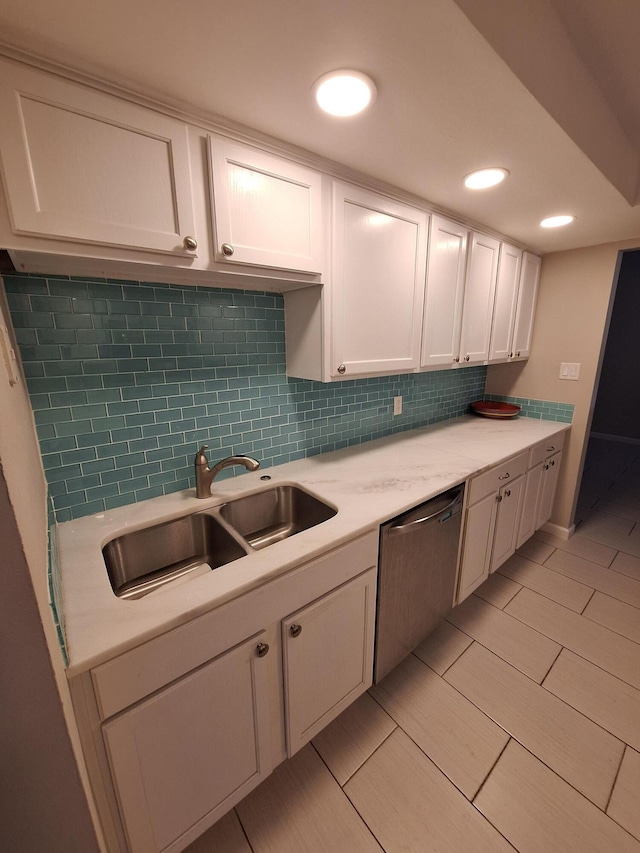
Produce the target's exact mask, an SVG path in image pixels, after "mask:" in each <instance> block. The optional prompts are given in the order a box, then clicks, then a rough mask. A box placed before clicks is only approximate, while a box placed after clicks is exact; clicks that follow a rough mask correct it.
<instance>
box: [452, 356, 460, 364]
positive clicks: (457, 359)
mask: <svg viewBox="0 0 640 853" xmlns="http://www.w3.org/2000/svg"><path fill="white" fill-rule="evenodd" d="M453 360H454V362H455V363H456V364H460V356H456V358H454V359H453Z"/></svg>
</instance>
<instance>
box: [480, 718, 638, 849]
mask: <svg viewBox="0 0 640 853" xmlns="http://www.w3.org/2000/svg"><path fill="white" fill-rule="evenodd" d="M511 741H514V742H515V743H517V744H518V745H519V746H520V747H522V749H524V750H526V751H527V752H528V753H529V755H530V756H531V757H532V758H533V759H534V760H535V761H538V762H539V763H540V764H542V765H543V766H544V767H546V768H547V770H548V771H549V772H550V773H553V775H554V776H556V777H557V778H558V779H560V780H561V781H562V782H564V784H565V785H567V786H568V787H569V788H571V789H572V790H573V791H575V792H576V794H577V795H578V796H579V797H582V799H583V800H585V801H586V802H587V803H589V804H590V805H592V806H593V807H594V808H595V809H597V810H598V811H599V812H601V813H602V814H603V815H604V816H605V817H607V818H609V820H613V818H612V817H610V815H608V814H607V812H606V811H605V809H603V808H601V807H600V806H599V805H597V803H594V802H593V800H591V799H589V797H587V796H586V794H583V792H582V791H579V790H578V789H577V788H576V787H575V785H572V784H571V782H568V781H567V780H566V779H565V778H564V776H561V775H560V774H559V773H558V772H557V771H556V770H554V769H553V767H549V765H548V764H547V763H546V761H543V760H542V759H541V758H539V757H538V756H537V755H536V754H535V752H532V751H531V749H529V747H528V746H526V745H525V744H523V743H522V742H521V741H519V740H518V738H516V737H513V735H512V736H510V737H509V740H508V741H507V743H506V745H505V747H504V749H503V750H502V752H501V753H500V755H499V756H498V759H497V760H496V762H495V763H494V765H493V767H492V768H491V770H490V771H489V774H488V775H487V777H486V778H485V780H484V782H483V783H482V785H481V786H480V788H479V789H478V792H477V793H476V795H475V797H474V798H473V800H474V805H475V800H476V799H477V798H478V796H479V795H480V791H481V790H482V788H484V786H485V784H486V783H487V781H488V779H489V776H490V775H491V773H493V770H494V769H495V767H496V765H497V763H498V761H499V760H500V758H502V755H503V754H504V752H505V750H506V749H507V746H509V744H510V743H511ZM622 744H623V745H624V746H625V749H623V751H622V757H624V754H625V752H626V744H624V741H622ZM621 766H622V758H621V759H620V765H619V766H618V772H617V773H616V777H615V778H616V779H617V777H618V773H619V772H620V767H621ZM614 785H615V779H614ZM611 790H612V791H613V787H612V789H611ZM610 798H611V795H609V799H610ZM607 805H608V802H607ZM478 811H479V809H478ZM480 814H482V812H480ZM613 822H614V823H616V824H617V825H618V826H620V824H619V823H618V822H617V821H613ZM622 828H623V829H624V827H622ZM625 832H627V833H628V834H631V833H629V830H628V829H625ZM631 837H632V838H633V836H631Z"/></svg>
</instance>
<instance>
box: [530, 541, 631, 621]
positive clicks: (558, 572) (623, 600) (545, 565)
mask: <svg viewBox="0 0 640 853" xmlns="http://www.w3.org/2000/svg"><path fill="white" fill-rule="evenodd" d="M565 553H570V552H565ZM618 553H619V552H618ZM552 556H553V554H550V555H549V557H547V560H550V559H551V557H552ZM573 556H574V557H578V559H579V560H584V559H585V558H584V557H580V556H579V555H578V554H573ZM630 556H632V557H633V556H634V555H633V554H631V555H630ZM525 559H526V557H525ZM532 562H533V561H532ZM585 562H587V563H590V562H591V560H585ZM536 565H540V564H539V563H538V564H536ZM541 565H542V568H543V569H549V571H551V572H555V573H556V574H557V575H561V576H562V577H563V578H568V579H569V580H572V581H576V583H581V584H582V586H586V587H589V589H594V587H591V586H590V585H589V584H587V583H584V582H583V581H577V580H576V579H575V578H572V577H571V576H570V575H565V574H564V572H560V571H558V569H556V568H554V567H553V566H548V565H547V563H546V561H545V562H544V563H543V564H541ZM592 565H594V566H598V563H592ZM598 568H600V569H604V571H606V572H611V571H613V572H615V574H617V575H622V577H626V578H629V580H632V581H633V580H635V581H636V582H637V583H640V581H638V580H637V578H633V577H631V576H630V575H625V574H623V572H618V571H616V570H615V569H610V568H607V567H606V566H598ZM595 591H596V592H602V594H603V595H608V596H609V597H610V598H615V599H616V601H622V603H623V604H628V605H629V606H630V607H635V608H636V610H640V607H638V606H637V605H635V604H633V603H632V602H631V601H626V600H625V599H623V598H617V596H615V595H612V593H611V592H604V590H601V589H597V587H596V588H595ZM534 592H535V590H534ZM539 595H542V593H539ZM545 597H546V596H545ZM563 606H564V605H563Z"/></svg>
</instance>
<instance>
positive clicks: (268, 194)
mask: <svg viewBox="0 0 640 853" xmlns="http://www.w3.org/2000/svg"><path fill="white" fill-rule="evenodd" d="M209 141H210V160H211V169H212V175H213V188H212V189H213V207H214V220H215V221H214V229H215V234H214V237H215V246H216V260H219V261H230V262H233V263H241V264H255V265H257V266H263V267H277V268H279V269H288V270H299V271H301V272H309V273H319V272H320V271H321V269H322V262H321V261H322V258H321V177H320V174H319V173H318V172H314V171H313V170H312V169H307V168H305V167H304V166H300V165H298V164H297V163H293V162H292V161H290V160H286V159H284V158H281V157H276V156H275V155H273V154H268V153H267V152H265V151H260V150H259V149H257V148H251V147H249V146H248V145H242V144H240V143H239V142H233V141H232V140H230V139H224V138H222V137H217V136H211V137H210V138H209Z"/></svg>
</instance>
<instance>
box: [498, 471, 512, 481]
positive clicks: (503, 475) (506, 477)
mask: <svg viewBox="0 0 640 853" xmlns="http://www.w3.org/2000/svg"><path fill="white" fill-rule="evenodd" d="M510 476H511V474H510V473H509V472H508V471H507V472H505V473H504V474H502V475H501V476H500V477H498V479H499V480H508V479H509V477H510Z"/></svg>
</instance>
